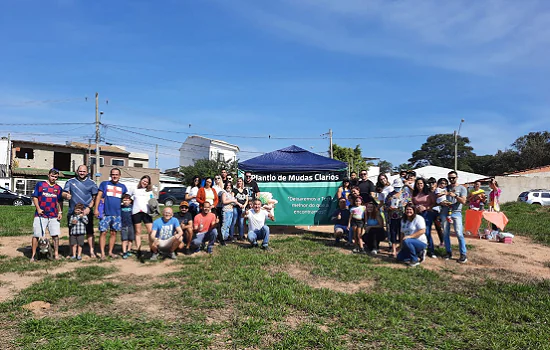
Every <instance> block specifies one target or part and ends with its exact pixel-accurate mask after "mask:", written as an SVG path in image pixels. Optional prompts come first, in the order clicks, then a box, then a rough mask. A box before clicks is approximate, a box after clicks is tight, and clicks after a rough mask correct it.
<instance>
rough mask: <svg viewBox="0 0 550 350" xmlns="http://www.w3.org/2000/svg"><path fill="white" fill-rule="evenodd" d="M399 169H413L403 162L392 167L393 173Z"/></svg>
mask: <svg viewBox="0 0 550 350" xmlns="http://www.w3.org/2000/svg"><path fill="white" fill-rule="evenodd" d="M401 170H413V167H412V165H410V164H409V163H403V164H399V165H396V166H394V167H393V172H394V173H399V172H400V171H401Z"/></svg>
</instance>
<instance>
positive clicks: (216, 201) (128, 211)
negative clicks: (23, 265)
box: [30, 165, 275, 262]
mask: <svg viewBox="0 0 550 350" xmlns="http://www.w3.org/2000/svg"><path fill="white" fill-rule="evenodd" d="M76 175H77V176H76V177H74V178H72V179H70V180H68V181H67V182H66V183H65V186H64V187H63V188H61V186H59V185H58V184H57V179H58V177H59V171H58V170H57V169H51V170H50V171H49V173H48V180H47V181H40V182H38V183H37V184H36V186H35V189H34V192H33V194H32V198H33V204H34V206H35V208H36V211H35V214H34V222H33V238H32V253H31V259H30V261H31V262H34V261H35V257H36V252H37V248H38V245H39V241H40V240H43V239H44V238H45V237H47V235H46V233H49V235H50V236H51V239H52V242H53V257H52V258H54V259H59V258H60V255H59V235H60V231H61V230H60V221H61V220H62V218H63V212H62V208H63V199H66V200H68V201H69V208H68V213H67V219H68V221H67V224H68V226H69V244H70V252H71V253H70V256H69V257H68V258H70V259H73V260H82V247H83V245H84V236H86V238H87V239H86V240H87V243H88V246H89V254H90V257H97V258H99V259H102V260H104V259H106V258H107V257H110V258H118V257H119V256H121V257H122V258H123V259H127V258H128V257H130V256H132V255H133V254H136V255H137V256H138V258H141V257H142V244H141V232H142V229H143V228H145V231H146V233H147V238H148V244H149V248H150V251H151V256H150V259H151V260H157V259H158V258H159V256H164V257H167V258H170V259H175V258H176V252H178V251H183V252H184V253H186V254H193V253H198V252H200V251H201V250H204V251H206V252H207V253H212V251H213V247H214V245H215V244H216V241H217V242H218V243H219V244H220V245H222V246H224V245H226V242H233V243H236V242H237V241H244V239H245V237H244V232H245V222H246V225H247V227H248V230H247V235H246V239H247V240H248V242H249V244H250V246H251V247H258V246H259V247H261V248H262V249H264V250H269V249H270V248H269V227H268V226H267V225H266V219H269V220H272V221H274V220H275V217H274V216H273V215H272V213H271V212H269V211H267V210H265V209H263V208H262V203H261V201H260V200H259V199H258V198H257V195H258V194H259V192H260V190H259V187H258V184H257V183H256V181H254V180H253V179H252V174H251V173H250V172H246V173H245V174H244V178H238V179H237V181H236V187H235V188H233V181H232V180H233V179H232V176H231V174H228V172H227V171H226V170H222V171H221V173H220V174H219V175H216V176H215V177H214V178H213V179H212V178H210V177H207V178H205V179H200V178H198V177H194V178H193V179H192V181H191V183H190V184H189V186H188V187H187V191H186V197H185V200H184V201H182V202H181V203H180V205H179V212H176V213H174V212H173V210H172V208H171V207H164V208H163V210H162V215H161V217H160V218H158V219H156V220H153V217H154V215H155V214H156V213H158V202H157V201H156V199H155V196H154V192H153V188H152V182H151V178H150V177H149V176H148V175H144V176H143V177H142V178H141V179H140V180H139V182H138V184H137V186H136V188H134V189H131V190H128V188H127V187H126V186H125V185H124V184H122V183H120V177H121V171H120V169H118V168H113V169H111V171H110V174H109V175H110V179H109V180H108V181H103V182H101V184H100V185H99V186H97V185H96V183H95V182H94V181H92V180H91V179H90V178H89V177H88V168H87V167H86V166H85V165H81V166H79V167H78V169H77V174H76ZM94 220H99V223H98V229H99V230H98V231H99V253H97V254H96V249H95V240H94V231H95V230H94ZM119 232H120V238H121V241H122V245H121V246H122V252H121V254H120V255H116V254H115V253H114V248H115V243H116V239H117V235H118V233H119ZM107 233H109V241H108V246H107V247H108V251H107V253H106V252H105V246H106V244H107ZM132 248H133V249H132Z"/></svg>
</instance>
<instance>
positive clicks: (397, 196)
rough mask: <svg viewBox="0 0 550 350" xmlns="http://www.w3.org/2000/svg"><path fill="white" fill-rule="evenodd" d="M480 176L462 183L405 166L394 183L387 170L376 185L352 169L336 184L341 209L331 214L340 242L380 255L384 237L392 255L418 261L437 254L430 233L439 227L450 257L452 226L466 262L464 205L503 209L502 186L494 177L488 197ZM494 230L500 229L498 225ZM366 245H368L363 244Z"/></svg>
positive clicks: (450, 175)
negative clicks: (471, 185)
mask: <svg viewBox="0 0 550 350" xmlns="http://www.w3.org/2000/svg"><path fill="white" fill-rule="evenodd" d="M480 187H481V183H480V182H479V181H476V183H475V185H474V189H473V190H472V191H471V192H470V193H468V191H467V189H466V188H465V187H464V186H462V185H460V184H459V183H458V174H457V173H456V172H455V171H450V172H449V173H448V174H447V178H441V179H439V180H436V179H435V178H433V177H432V178H429V179H427V180H426V179H424V178H422V177H419V178H417V176H416V173H415V172H414V171H401V172H400V174H399V177H398V178H396V179H395V180H394V181H393V183H392V184H390V182H389V181H388V178H387V176H386V175H384V174H380V175H379V176H378V181H377V183H376V184H374V183H373V182H372V181H370V180H369V179H368V173H367V171H365V170H362V171H361V172H360V173H359V177H357V174H356V173H351V174H350V178H349V179H344V180H343V182H342V186H341V187H340V188H339V189H338V193H337V197H338V206H339V208H338V209H337V210H336V211H335V212H334V213H333V215H332V217H331V220H332V221H333V222H334V235H335V238H336V243H337V244H339V242H340V241H341V239H342V238H344V239H345V240H347V242H348V243H347V244H348V245H352V246H354V248H353V252H355V253H359V254H366V253H368V252H370V253H371V254H373V255H376V254H378V250H379V244H380V242H382V241H384V240H387V241H388V243H389V250H390V252H391V255H392V256H393V257H395V258H397V260H399V261H403V262H405V263H408V264H409V265H410V266H417V265H418V264H419V263H420V262H422V261H423V260H424V259H425V257H426V256H428V257H431V258H437V255H436V254H435V244H434V241H433V238H432V234H431V230H432V225H433V226H435V228H436V231H437V234H438V237H439V242H440V247H444V248H445V250H446V256H445V259H447V260H449V259H451V258H452V254H453V253H452V249H451V239H450V233H451V225H453V227H454V232H455V234H456V237H457V239H458V244H459V253H460V257H459V259H458V262H459V263H466V262H467V261H468V258H467V249H466V243H465V240H464V233H463V230H462V206H463V205H466V204H469V205H470V207H477V208H478V209H481V210H483V208H484V205H488V209H489V210H495V211H498V210H499V198H500V194H501V190H500V188H499V187H498V183H497V182H496V181H495V180H494V179H492V180H491V183H490V187H491V192H490V194H489V200H487V199H486V197H485V196H484V191H483V190H481V189H480ZM494 229H496V228H494ZM365 246H366V249H365Z"/></svg>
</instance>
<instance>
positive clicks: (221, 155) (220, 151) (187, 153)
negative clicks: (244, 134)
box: [179, 135, 239, 166]
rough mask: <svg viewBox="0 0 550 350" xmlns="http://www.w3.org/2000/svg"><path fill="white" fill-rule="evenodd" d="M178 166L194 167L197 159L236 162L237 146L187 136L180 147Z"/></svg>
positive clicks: (195, 136) (200, 137)
mask: <svg viewBox="0 0 550 350" xmlns="http://www.w3.org/2000/svg"><path fill="white" fill-rule="evenodd" d="M179 151H180V166H190V165H194V164H195V161H197V160H199V159H210V160H220V161H233V162H234V161H237V153H239V146H237V145H232V144H230V143H228V142H225V141H221V140H213V139H209V138H206V137H202V136H197V135H193V136H189V137H188V138H187V139H186V140H185V142H184V143H183V144H182V145H181V147H180V149H179Z"/></svg>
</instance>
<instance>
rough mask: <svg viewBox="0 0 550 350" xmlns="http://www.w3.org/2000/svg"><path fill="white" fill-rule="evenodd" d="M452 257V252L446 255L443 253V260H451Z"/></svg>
mask: <svg viewBox="0 0 550 350" xmlns="http://www.w3.org/2000/svg"><path fill="white" fill-rule="evenodd" d="M452 258H453V254H451V253H447V255H445V260H451V259H452Z"/></svg>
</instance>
